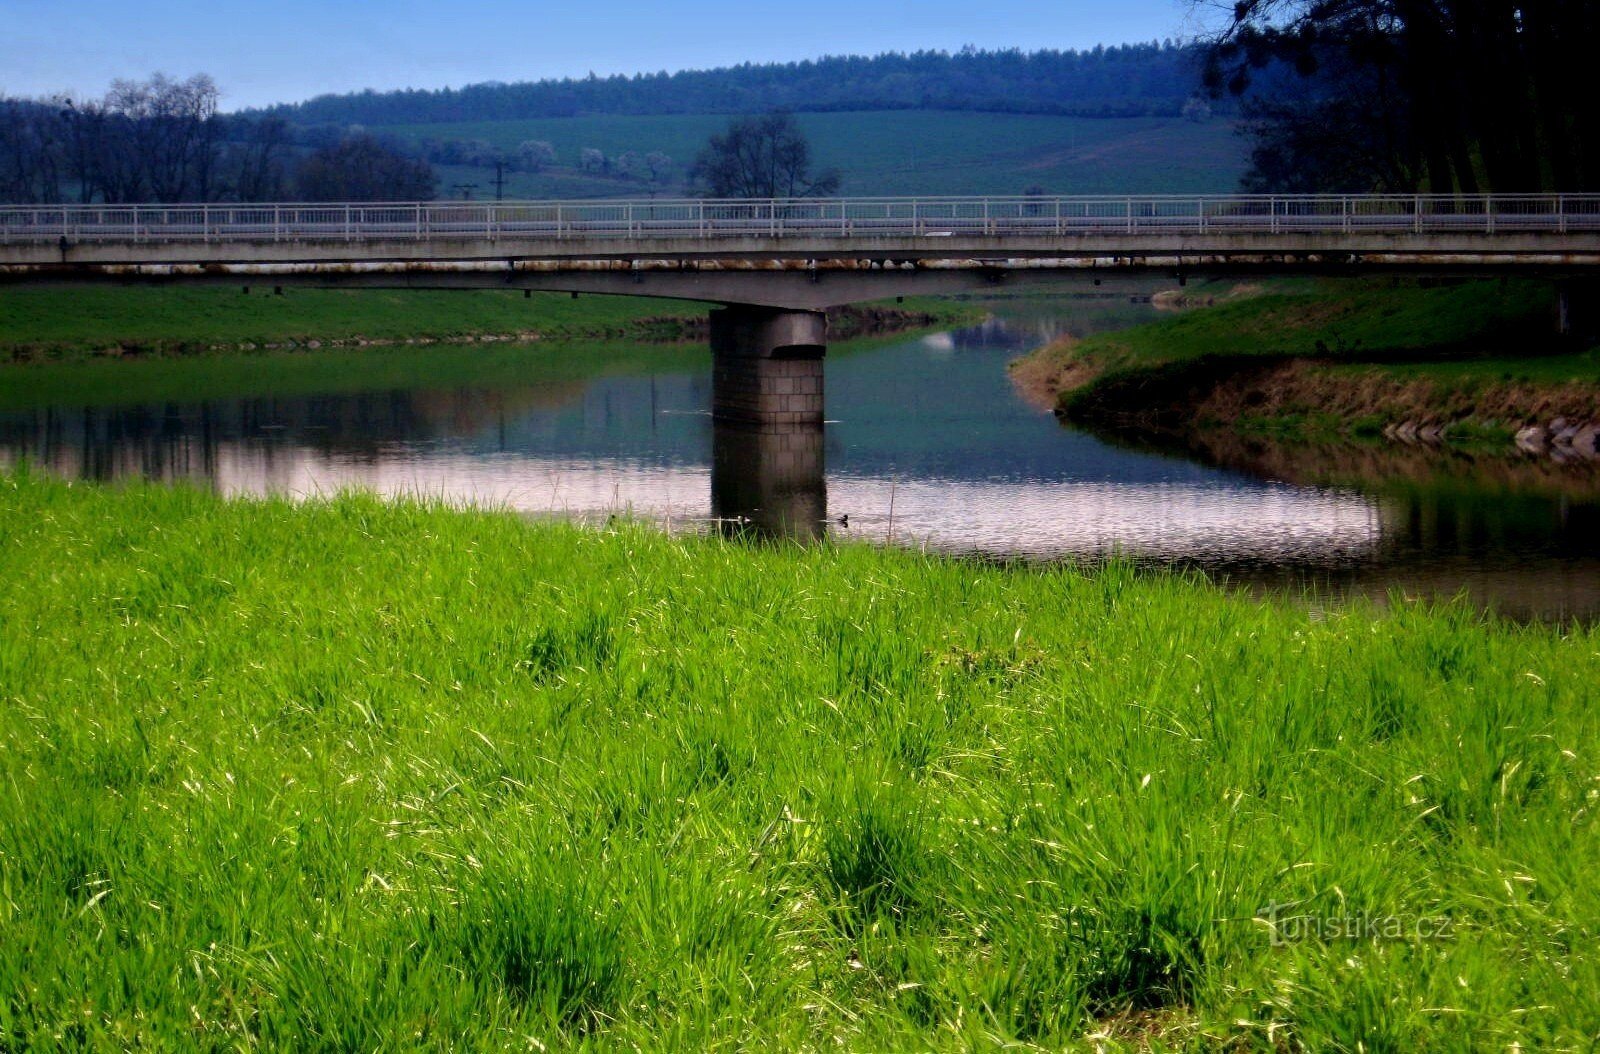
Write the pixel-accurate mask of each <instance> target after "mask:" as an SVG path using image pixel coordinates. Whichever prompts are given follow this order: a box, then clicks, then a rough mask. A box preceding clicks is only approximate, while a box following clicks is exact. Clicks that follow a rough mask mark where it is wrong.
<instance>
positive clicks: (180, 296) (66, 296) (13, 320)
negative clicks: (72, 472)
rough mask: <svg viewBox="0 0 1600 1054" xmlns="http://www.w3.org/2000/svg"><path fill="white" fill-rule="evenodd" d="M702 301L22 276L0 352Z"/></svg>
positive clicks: (555, 322) (291, 339)
mask: <svg viewBox="0 0 1600 1054" xmlns="http://www.w3.org/2000/svg"><path fill="white" fill-rule="evenodd" d="M705 310H706V308H705V307H704V306H703V305H697V304H690V303H685V302H683V301H675V300H655V299H651V298H648V297H617V296H585V297H579V298H576V299H574V298H573V297H571V296H569V295H567V294H565V293H533V294H531V295H528V296H524V294H523V293H522V292H521V291H520V290H499V289H449V290H438V289H302V288H289V289H286V290H284V292H283V294H282V295H281V296H275V295H273V289H272V287H271V286H270V285H266V286H261V285H257V286H254V287H251V288H250V289H249V292H248V293H246V292H245V287H243V286H196V285H156V286H117V285H105V286H79V287H61V286H19V287H14V288H8V289H6V290H5V295H4V296H0V356H5V357H9V358H11V359H14V360H16V359H22V360H26V359H55V358H84V357H86V356H88V355H92V354H95V353H99V352H104V351H108V350H109V351H114V352H116V353H119V354H121V353H133V354H144V353H155V354H168V353H187V352H194V351H206V350H210V349H218V350H227V351H239V350H251V349H250V347H247V346H254V347H260V346H261V345H268V344H295V345H306V344H309V343H310V342H312V341H317V342H319V343H332V342H336V341H357V340H367V341H383V342H401V343H403V342H406V341H418V340H424V341H429V340H431V341H448V340H450V339H452V338H457V339H459V338H461V337H464V336H474V335H478V334H485V333H489V334H496V335H509V336H518V335H521V336H524V337H534V336H538V337H564V338H589V339H594V338H597V337H607V336H610V337H618V336H646V335H649V334H650V333H651V330H652V328H656V329H659V328H660V326H661V324H662V323H666V324H669V325H670V323H671V322H672V321H673V320H675V319H687V318H696V317H700V316H702V315H703V314H704V312H705Z"/></svg>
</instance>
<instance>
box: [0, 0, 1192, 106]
mask: <svg viewBox="0 0 1600 1054" xmlns="http://www.w3.org/2000/svg"><path fill="white" fill-rule="evenodd" d="M13 6H14V7H15V9H16V10H15V11H14V12H13V14H12V16H11V18H10V20H9V21H10V23H11V25H10V27H9V28H10V31H11V35H12V38H13V44H14V45H15V47H14V54H15V56H16V58H14V60H13V61H12V63H11V66H12V70H11V74H10V77H9V78H8V79H7V80H0V95H9V96H20V97H42V96H49V95H53V94H57V93H67V94H71V95H74V96H77V97H95V96H99V95H101V94H103V93H104V92H105V91H106V89H107V88H108V87H109V86H110V84H111V82H112V81H113V80H116V79H119V78H120V79H142V78H145V77H148V76H150V75H151V74H153V73H157V72H162V73H166V74H168V75H170V76H173V77H177V78H180V79H181V78H187V77H189V76H192V75H194V74H197V73H205V74H208V75H210V76H211V77H212V78H213V79H214V80H215V81H216V83H217V85H218V87H219V88H220V89H221V93H222V108H223V110H224V111H226V112H236V111H240V110H248V109H260V108H266V107H272V106H279V105H293V104H296V103H302V102H306V101H309V100H311V99H314V98H317V97H320V96H324V95H343V94H349V93H359V92H364V91H369V90H370V91H373V92H378V93H383V92H389V91H405V90H417V91H441V90H446V89H454V90H460V89H463V88H467V87H471V86H473V85H478V84H492V83H505V84H515V83H523V82H537V81H546V80H555V81H559V80H566V79H574V80H581V79H585V78H587V77H588V76H590V75H591V74H593V75H595V76H598V77H601V78H606V77H613V76H624V77H632V76H636V75H655V74H658V73H667V74H669V75H670V74H676V73H683V72H695V71H704V70H714V69H722V68H727V67H730V66H738V65H743V64H745V63H749V64H751V65H758V66H760V65H769V64H786V63H796V62H805V61H816V60H818V59H821V58H829V57H850V56H861V57H870V56H873V55H880V54H886V53H895V52H899V53H915V52H919V51H946V52H951V53H954V52H958V51H960V50H962V49H963V48H966V47H973V48H977V49H979V50H986V51H999V50H1009V49H1017V50H1022V51H1027V52H1034V51H1047V50H1060V51H1069V50H1079V51H1082V50H1090V49H1093V48H1094V47H1096V46H1105V47H1116V46H1120V45H1125V44H1147V43H1150V42H1151V41H1164V40H1182V39H1187V38H1188V37H1192V36H1193V35H1194V32H1195V31H1196V29H1197V26H1196V25H1195V22H1194V19H1195V17H1196V16H1195V13H1194V8H1193V7H1191V6H1190V5H1188V4H1185V3H1182V2H1179V0H1133V2H1132V3H1130V4H1125V5H1121V6H1120V7H1119V8H1118V9H1117V10H1116V11H1115V12H1114V13H1110V14H1108V13H1106V12H1105V11H1104V9H1103V8H1099V7H1094V8H1090V7H1089V5H1060V6H1059V7H1056V8H1051V9H1045V10H1041V9H1040V8H1039V7H1038V6H1037V5H1034V4H1030V3H1025V2H1021V0H999V2H997V3H995V4H993V5H991V9H990V10H988V11H985V12H984V14H983V17H982V18H981V19H975V18H974V17H973V16H972V14H971V9H970V8H968V7H964V6H958V5H955V4H953V3H950V2H949V0H938V2H936V3H932V4H928V5H925V6H924V7H923V8H921V9H919V11H918V19H917V22H916V24H915V25H903V24H900V23H898V21H897V20H896V19H894V18H890V17H885V18H882V19H874V18H871V17H869V16H870V15H871V14H872V13H873V12H874V11H882V12H884V13H885V15H887V14H888V9H889V7H890V5H888V4H887V3H883V2H881V0H865V2H862V0H857V2H854V3H846V2H845V0H818V2H817V3H816V4H814V5H812V7H811V8H810V9H809V10H808V16H807V18H805V19H804V20H802V21H799V22H797V21H796V20H794V19H790V18H785V17H783V16H782V14H781V13H773V12H769V11H752V10H750V9H749V8H748V7H747V6H745V5H740V4H737V3H733V2H731V0H699V2H697V3H695V4H693V5H690V6H689V7H688V11H689V12H691V13H689V14H686V13H685V7H684V6H683V5H680V6H678V7H676V8H674V9H673V10H672V11H671V12H668V11H665V10H664V9H661V8H659V7H657V6H652V5H646V4H643V3H641V2H639V0H619V2H617V3H613V4H611V5H608V11H609V12H610V13H609V14H608V15H607V16H606V18H605V19H604V20H601V19H597V18H595V17H593V16H591V15H590V14H589V13H588V12H585V11H573V10H570V9H565V8H563V9H559V10H557V9H553V5H548V4H539V3H535V4H515V3H512V2H510V0H470V2H468V3H464V4H458V5H457V8H456V10H457V11H458V12H459V11H462V10H465V11H466V12H467V13H466V14H464V15H463V14H457V15H456V16H455V17H451V18H440V17H439V16H438V15H437V14H436V13H434V11H433V9H432V7H431V5H428V4H425V3H423V2H422V0H399V2H394V3H384V4H378V3H377V2H376V0H354V2H351V3H348V4H346V5H343V6H342V7H341V8H340V9H339V11H338V12H336V13H332V14H330V13H328V12H326V11H324V10H321V5H318V4H314V3H311V2H309V0H286V2H285V3H283V4H280V5H278V6H277V7H276V8H274V10H273V13H272V14H271V15H270V16H266V17H263V16H262V15H260V14H259V10H260V9H259V8H257V7H255V6H254V5H251V6H250V7H249V8H247V7H246V5H244V4H242V3H239V2H237V0H218V2H213V3H201V2H199V0H178V2H176V3H169V4H163V5H162V9H161V10H160V11H157V12H148V11H146V12H134V11H130V10H128V9H127V7H126V5H118V4H113V3H110V2H109V0H84V2H83V3H80V4H78V5H75V6H74V7H72V8H65V9H64V8H62V7H60V6H59V5H56V4H50V3H46V2H44V0H14V3H13ZM1075 7H1077V8H1081V9H1080V10H1079V11H1077V12H1074V11H1073V10H1072V8H1075ZM246 12H249V14H248V15H246ZM375 12H376V13H375ZM475 15H476V16H478V17H474V16H475ZM829 15H833V16H836V17H828V16H829ZM244 18H248V19H249V20H250V22H251V23H252V24H253V25H254V26H255V27H256V29H255V32H253V33H252V34H251V35H250V36H248V37H241V34H240V32H239V26H240V24H241V20H242V19H244ZM485 21H489V22H492V23H493V24H494V27H495V28H494V29H493V31H492V32H485V31H484V29H483V26H484V24H485ZM601 21H604V22H605V23H606V26H605V27H604V28H605V29H606V32H605V33H604V34H603V35H602V34H597V33H596V32H595V29H596V28H597V23H599V22H601ZM622 22H626V23H628V26H629V28H628V31H627V32H626V33H619V32H615V31H612V30H611V29H610V27H611V26H612V25H614V24H617V23H622ZM712 23H717V24H718V25H719V32H718V34H717V36H716V38H715V39H711V38H709V37H707V36H706V35H705V34H704V33H703V32H701V31H702V30H703V28H704V27H705V26H706V25H709V24H712ZM307 26H315V27H316V30H317V31H316V32H315V33H313V34H310V35H308V34H307V32H306V27H307ZM596 40H604V41H605V46H603V47H599V48H596V47H590V46H587V45H590V44H592V43H593V42H594V41H596ZM1023 42H1026V43H1023ZM197 53H198V54H203V55H206V56H207V58H206V59H205V60H203V61H197V60H195V59H193V58H192V57H191V56H192V55H193V54H197ZM668 55H672V56H675V57H677V60H676V61H663V58H664V57H665V56H668ZM390 71H399V72H400V73H403V76H396V75H393V74H391V72H390Z"/></svg>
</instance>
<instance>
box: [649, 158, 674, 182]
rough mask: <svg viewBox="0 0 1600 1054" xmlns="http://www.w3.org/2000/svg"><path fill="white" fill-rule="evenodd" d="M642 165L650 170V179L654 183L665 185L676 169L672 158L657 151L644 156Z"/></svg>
mask: <svg viewBox="0 0 1600 1054" xmlns="http://www.w3.org/2000/svg"><path fill="white" fill-rule="evenodd" d="M644 163H645V167H646V168H648V169H649V170H650V179H651V180H652V181H654V182H656V183H665V182H666V181H667V178H668V177H669V176H671V175H672V170H673V168H675V167H676V165H675V164H674V162H673V160H672V158H670V157H668V156H667V155H666V154H663V153H662V152H661V151H659V150H652V151H650V152H649V153H648V154H646V155H644Z"/></svg>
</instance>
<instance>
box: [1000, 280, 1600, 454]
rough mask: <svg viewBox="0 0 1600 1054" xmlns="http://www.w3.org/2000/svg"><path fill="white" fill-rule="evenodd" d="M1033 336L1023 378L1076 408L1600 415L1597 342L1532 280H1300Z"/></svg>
mask: <svg viewBox="0 0 1600 1054" xmlns="http://www.w3.org/2000/svg"><path fill="white" fill-rule="evenodd" d="M1249 294H1250V295H1243V296H1229V295H1227V294H1226V293H1224V294H1223V295H1222V296H1221V298H1220V301H1219V302H1218V303H1217V304H1216V306H1211V307H1203V308H1197V309H1192V310H1189V311H1186V312H1184V313H1183V314H1179V315H1176V316H1174V317H1172V318H1169V319H1164V320H1162V321H1159V322H1155V323H1151V324H1148V325H1144V326H1138V327H1134V328H1132V329H1128V330H1123V331H1120V332H1116V333H1108V334H1103V335H1100V336H1096V337H1092V338H1089V339H1086V340H1082V341H1067V342H1061V343H1058V344H1054V345H1051V346H1049V347H1047V348H1044V349H1041V350H1040V351H1038V352H1036V353H1035V354H1034V355H1032V356H1030V357H1029V358H1027V359H1025V360H1023V361H1022V362H1021V363H1019V364H1018V365H1017V367H1016V375H1017V378H1018V381H1019V383H1021V384H1024V385H1025V386H1027V387H1029V388H1030V389H1032V390H1033V391H1034V392H1035V393H1039V392H1045V393H1048V394H1049V395H1050V396H1052V397H1053V398H1055V399H1056V400H1057V404H1058V406H1059V407H1060V408H1061V410H1062V411H1063V412H1064V413H1065V414H1067V415H1068V416H1069V417H1072V418H1075V419H1079V420H1084V421H1113V422H1115V421H1119V420H1120V421H1123V422H1129V423H1135V424H1137V423H1140V422H1144V423H1147V424H1154V425H1157V426H1161V425H1177V426H1179V427H1184V428H1195V427H1198V428H1206V427H1208V426H1220V427H1228V428H1235V429H1245V430H1255V431H1261V432H1270V433H1274V434H1279V435H1288V436H1293V435H1300V436H1304V437H1310V438H1314V437H1317V436H1330V435H1338V434H1354V435H1363V434H1366V435H1376V434H1378V433H1380V432H1381V431H1382V429H1383V428H1384V427H1385V426H1389V425H1399V424H1401V423H1403V422H1410V423H1411V424H1413V425H1414V426H1419V427H1420V426H1426V425H1435V426H1438V427H1440V428H1441V429H1444V428H1450V427H1453V428H1454V429H1455V430H1456V432H1457V434H1458V436H1461V437H1466V438H1472V439H1478V438H1483V437H1485V436H1486V435H1499V436H1501V437H1502V438H1505V437H1508V436H1509V434H1510V433H1511V432H1512V431H1514V430H1515V429H1516V428H1518V427H1520V426H1522V425H1526V424H1530V423H1535V422H1541V423H1542V422H1543V421H1547V420H1549V419H1550V418H1553V417H1558V416H1567V417H1570V418H1576V419H1579V420H1600V354H1597V352H1596V351H1592V350H1583V349H1575V348H1572V347H1571V346H1563V345H1561V344H1559V343H1558V342H1557V341H1556V340H1555V339H1554V338H1553V337H1551V336H1547V334H1550V333H1552V331H1553V319H1554V314H1553V312H1554V294H1553V291H1552V290H1551V289H1550V287H1549V286H1548V285H1547V284H1544V283H1540V282H1533V281H1476V282H1466V283H1460V284H1452V285H1443V286H1429V285H1423V284H1418V283H1415V282H1390V281H1342V282H1334V281H1326V282H1311V281H1299V282H1288V283H1282V284H1279V285H1274V286H1272V287H1270V288H1269V289H1267V290H1266V291H1262V290H1259V289H1256V290H1251V291H1249Z"/></svg>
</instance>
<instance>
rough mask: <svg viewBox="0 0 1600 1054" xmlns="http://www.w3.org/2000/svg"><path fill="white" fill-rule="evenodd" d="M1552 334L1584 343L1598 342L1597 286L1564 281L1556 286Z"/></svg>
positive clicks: (1599, 303) (1585, 281)
mask: <svg viewBox="0 0 1600 1054" xmlns="http://www.w3.org/2000/svg"><path fill="white" fill-rule="evenodd" d="M1556 332H1558V333H1560V334H1561V335H1562V336H1563V337H1573V338H1575V339H1578V340H1584V341H1589V340H1595V339H1600V282H1597V281H1595V280H1594V279H1592V278H1568V279H1563V280H1562V281H1559V282H1557V283H1556Z"/></svg>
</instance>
